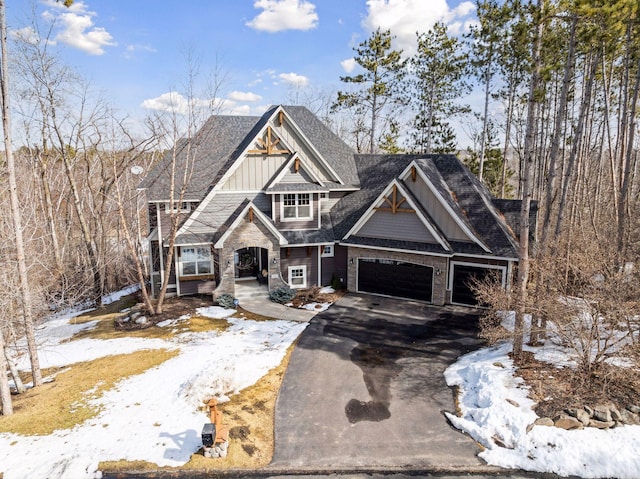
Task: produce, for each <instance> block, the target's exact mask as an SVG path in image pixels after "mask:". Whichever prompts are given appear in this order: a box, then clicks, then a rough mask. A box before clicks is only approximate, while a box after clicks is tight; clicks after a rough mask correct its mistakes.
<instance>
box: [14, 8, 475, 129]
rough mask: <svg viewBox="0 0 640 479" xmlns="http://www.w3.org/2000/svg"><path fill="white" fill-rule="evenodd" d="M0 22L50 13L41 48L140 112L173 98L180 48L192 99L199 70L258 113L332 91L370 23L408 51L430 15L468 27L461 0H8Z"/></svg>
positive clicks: (227, 98) (231, 102) (232, 108)
mask: <svg viewBox="0 0 640 479" xmlns="http://www.w3.org/2000/svg"><path fill="white" fill-rule="evenodd" d="M6 8H7V24H8V27H9V31H10V34H13V35H16V34H18V33H20V34H22V35H26V36H27V37H31V36H32V35H33V29H31V27H30V25H32V24H33V19H34V18H35V19H36V21H37V22H39V24H40V25H41V30H40V31H47V29H46V28H42V26H44V25H53V28H52V30H51V34H50V35H49V40H48V41H49V43H50V45H51V48H52V51H53V52H54V53H55V54H57V55H59V56H60V57H61V58H62V60H63V61H64V62H65V63H66V64H67V65H69V66H70V67H71V68H73V69H75V70H76V71H78V72H79V73H80V74H81V75H82V76H83V77H84V78H85V79H87V80H88V81H89V82H90V83H91V85H92V87H93V88H94V89H96V90H97V91H100V92H102V93H103V94H104V96H105V97H106V98H108V99H109V100H110V101H111V102H112V103H113V106H115V108H116V109H117V111H119V112H121V113H123V114H126V115H129V116H133V117H140V118H142V117H143V116H144V115H145V113H148V112H150V111H154V110H163V109H166V108H167V107H168V106H171V105H174V104H176V103H172V102H178V104H179V102H180V101H182V100H183V99H184V98H183V97H181V96H180V94H183V95H184V84H185V83H186V77H187V72H188V71H189V67H188V65H189V60H188V58H189V57H191V58H193V59H194V61H193V62H192V64H195V65H197V67H198V70H199V74H198V78H199V80H198V82H200V86H201V89H200V93H198V94H196V96H198V97H199V98H200V99H202V100H210V99H211V98H210V97H211V96H212V95H211V92H209V93H206V92H205V90H206V88H205V87H204V85H205V84H206V83H207V79H211V78H213V77H214V76H215V74H216V72H217V75H218V78H224V79H223V80H222V81H221V83H220V88H219V89H217V90H216V95H215V96H216V98H217V99H218V100H219V101H220V104H221V105H222V107H223V108H222V112H224V113H229V114H243V115H246V114H251V115H260V114H262V113H263V112H264V111H265V110H266V108H267V107H268V106H269V105H273V104H281V103H288V104H291V103H302V102H303V100H304V99H305V98H317V97H318V95H320V94H323V95H326V94H331V93H332V96H335V92H336V91H337V90H338V89H339V88H340V80H339V79H340V76H343V75H347V74H351V73H355V70H354V67H355V66H356V65H355V63H354V61H353V54H354V51H353V48H354V47H357V46H358V44H359V43H361V42H363V41H365V40H366V39H367V38H368V37H369V36H370V34H371V33H372V32H373V31H375V30H376V29H377V28H381V29H382V30H386V29H390V30H391V32H392V33H393V34H394V35H395V36H396V39H395V40H394V41H395V45H394V47H395V48H398V49H403V50H404V51H405V52H406V53H411V52H412V51H413V49H414V48H415V47H414V44H415V38H416V32H424V31H427V30H428V29H429V28H430V27H431V26H432V25H433V24H434V23H435V22H444V23H446V24H447V25H449V28H450V31H451V32H454V33H462V32H464V31H466V30H468V28H469V25H470V24H471V23H472V22H473V21H474V18H475V7H474V4H473V2H471V1H466V0H462V1H461V0H348V1H345V0H234V1H228V0H189V1H187V2H169V1H158V0H135V1H122V0H120V1H118V0H116V1H105V0H83V1H79V0H76V1H74V3H73V5H72V6H71V7H70V8H66V7H64V6H63V5H62V2H61V1H60V2H57V1H56V0H32V1H30V0H7V2H6Z"/></svg>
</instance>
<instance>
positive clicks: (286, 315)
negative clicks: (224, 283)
mask: <svg viewBox="0 0 640 479" xmlns="http://www.w3.org/2000/svg"><path fill="white" fill-rule="evenodd" d="M235 289H236V291H235V296H236V298H238V300H240V307H241V308H242V309H245V310H247V311H250V312H252V313H256V314H261V315H262V316H267V317H269V318H274V319H284V320H287V321H301V322H309V321H311V319H312V318H313V317H314V316H315V315H316V314H317V313H316V312H315V311H309V310H307V309H301V308H290V307H288V306H284V305H283V304H278V303H274V302H273V301H271V300H270V299H269V291H268V290H267V287H266V286H262V285H260V284H258V282H257V281H238V282H236V286H235Z"/></svg>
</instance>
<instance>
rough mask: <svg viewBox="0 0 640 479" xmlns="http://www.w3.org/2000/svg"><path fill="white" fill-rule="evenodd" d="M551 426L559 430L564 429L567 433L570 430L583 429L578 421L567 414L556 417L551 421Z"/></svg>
mask: <svg viewBox="0 0 640 479" xmlns="http://www.w3.org/2000/svg"><path fill="white" fill-rule="evenodd" d="M553 425H554V426H555V427H559V428H560V429H566V430H567V431H570V430H571V429H582V428H583V427H584V425H583V424H582V423H581V422H580V421H578V420H577V419H576V418H575V417H571V416H569V415H568V414H560V415H559V416H557V417H556V418H555V419H554V421H553Z"/></svg>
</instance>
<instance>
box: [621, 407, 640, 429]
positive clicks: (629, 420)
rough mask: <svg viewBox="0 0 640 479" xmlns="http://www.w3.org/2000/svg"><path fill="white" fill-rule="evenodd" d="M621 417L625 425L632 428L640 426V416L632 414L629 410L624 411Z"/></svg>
mask: <svg viewBox="0 0 640 479" xmlns="http://www.w3.org/2000/svg"><path fill="white" fill-rule="evenodd" d="M620 416H621V418H622V422H623V423H625V424H629V425H631V426H638V425H640V416H638V415H637V414H634V413H632V412H631V411H629V410H628V409H623V410H622V411H620Z"/></svg>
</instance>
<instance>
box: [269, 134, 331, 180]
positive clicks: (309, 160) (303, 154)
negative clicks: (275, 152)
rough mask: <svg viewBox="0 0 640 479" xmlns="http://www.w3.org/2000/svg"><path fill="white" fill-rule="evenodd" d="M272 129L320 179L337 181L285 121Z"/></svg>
mask: <svg viewBox="0 0 640 479" xmlns="http://www.w3.org/2000/svg"><path fill="white" fill-rule="evenodd" d="M274 131H275V132H276V133H277V134H278V135H279V136H280V137H282V140H283V141H284V142H285V144H287V145H289V147H290V148H291V149H292V153H298V156H300V158H302V159H303V160H304V162H305V167H308V168H309V169H311V170H313V173H314V174H315V175H316V176H317V177H318V178H319V179H320V180H321V181H337V178H333V177H332V176H331V175H330V174H329V172H328V171H326V170H325V168H323V167H321V166H320V165H319V164H318V163H317V162H316V159H315V154H314V153H312V151H311V149H310V148H308V147H307V146H306V145H305V144H304V143H303V142H302V141H300V140H299V139H298V137H297V135H295V134H294V133H293V132H292V131H291V129H290V128H288V127H287V123H286V122H285V124H284V125H283V126H280V127H276V128H275V129H274Z"/></svg>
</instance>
